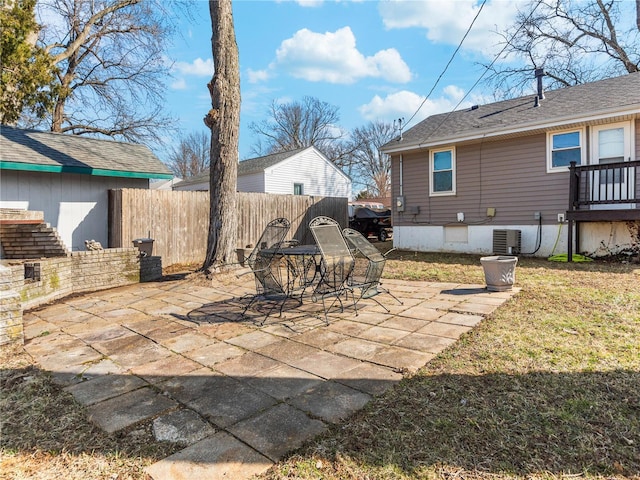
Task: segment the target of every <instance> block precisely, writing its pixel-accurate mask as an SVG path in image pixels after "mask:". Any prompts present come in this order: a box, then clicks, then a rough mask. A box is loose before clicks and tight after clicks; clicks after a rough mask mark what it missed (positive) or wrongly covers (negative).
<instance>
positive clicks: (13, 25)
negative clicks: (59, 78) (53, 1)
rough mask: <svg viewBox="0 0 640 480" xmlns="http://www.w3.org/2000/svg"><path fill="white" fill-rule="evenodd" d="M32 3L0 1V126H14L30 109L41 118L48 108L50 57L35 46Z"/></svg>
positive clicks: (35, 35)
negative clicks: (0, 30)
mask: <svg viewBox="0 0 640 480" xmlns="http://www.w3.org/2000/svg"><path fill="white" fill-rule="evenodd" d="M35 4H36V0H23V1H20V2H0V26H2V37H1V43H0V66H1V67H2V77H1V81H0V84H1V85H2V89H1V90H0V123H3V124H14V123H16V122H17V121H18V119H19V118H20V114H21V113H22V111H23V110H24V109H25V108H27V107H30V108H34V109H35V110H36V111H35V113H36V115H37V116H39V117H42V116H44V115H45V113H46V112H47V110H48V109H49V108H50V107H51V95H50V93H51V91H52V89H53V88H54V86H53V80H54V79H53V74H54V70H55V69H54V68H53V64H52V62H51V57H49V55H47V54H46V53H45V52H44V51H43V50H42V49H41V48H38V47H36V40H37V38H38V35H37V32H38V29H39V26H38V24H37V23H36V21H35V17H34V7H35Z"/></svg>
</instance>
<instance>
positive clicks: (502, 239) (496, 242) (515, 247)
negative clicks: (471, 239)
mask: <svg viewBox="0 0 640 480" xmlns="http://www.w3.org/2000/svg"><path fill="white" fill-rule="evenodd" d="M521 250H522V232H521V231H520V230H506V229H505V230H502V229H496V230H494V231H493V253H494V254H496V255H517V254H518V253H520V251H521Z"/></svg>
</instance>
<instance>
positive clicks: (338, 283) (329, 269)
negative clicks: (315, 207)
mask: <svg viewBox="0 0 640 480" xmlns="http://www.w3.org/2000/svg"><path fill="white" fill-rule="evenodd" d="M309 229H310V230H311V233H312V235H313V238H314V239H315V241H316V244H317V245H318V248H319V249H320V254H321V256H322V262H321V264H320V280H319V282H318V284H317V285H316V287H315V291H314V293H315V294H316V295H320V296H321V297H322V302H323V305H324V300H325V298H326V297H329V296H334V297H336V299H337V300H339V301H340V304H341V305H342V300H340V296H341V295H342V294H343V293H345V291H346V289H348V285H347V279H348V278H349V275H351V271H352V270H353V265H354V259H353V256H352V255H351V251H350V250H349V247H348V246H347V243H346V242H345V240H344V237H343V236H342V231H341V230H340V224H339V223H338V222H336V221H335V220H334V219H332V218H329V217H324V216H320V217H316V218H314V219H313V220H311V222H310V223H309ZM334 303H335V301H334ZM332 305H333V303H332ZM354 305H355V302H354ZM329 308H331V306H330V307H329ZM327 311H328V309H327V308H326V306H325V319H326V318H327Z"/></svg>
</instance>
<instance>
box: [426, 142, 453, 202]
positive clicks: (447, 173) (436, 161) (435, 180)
mask: <svg viewBox="0 0 640 480" xmlns="http://www.w3.org/2000/svg"><path fill="white" fill-rule="evenodd" d="M429 176H430V179H431V181H430V182H429V195H431V196H437V195H455V193H456V150H455V148H453V147H450V148H442V149H439V150H431V152H429Z"/></svg>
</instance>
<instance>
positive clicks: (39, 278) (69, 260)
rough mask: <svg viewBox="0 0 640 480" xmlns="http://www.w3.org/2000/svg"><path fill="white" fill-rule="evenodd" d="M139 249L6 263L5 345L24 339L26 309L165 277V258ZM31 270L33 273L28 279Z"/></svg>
mask: <svg viewBox="0 0 640 480" xmlns="http://www.w3.org/2000/svg"><path fill="white" fill-rule="evenodd" d="M138 254H139V252H138V249H137V248H133V247H130V248H109V249H105V250H93V251H86V252H73V253H70V254H68V255H67V256H65V257H55V258H41V259H36V260H29V261H25V262H18V261H10V262H9V263H8V265H6V266H2V265H0V309H1V310H0V345H2V344H5V343H10V342H20V343H22V342H23V341H24V336H23V329H22V311H23V309H30V308H35V307H37V306H39V305H43V304H45V303H48V302H51V301H54V300H56V299H59V298H62V297H66V296H68V295H71V294H72V293H77V292H87V291H96V290H103V289H106V288H113V287H120V286H123V285H131V284H134V283H138V282H140V281H152V280H158V279H160V278H162V261H161V258H160V257H142V258H141V257H139V256H138ZM26 270H27V271H28V273H29V274H30V275H31V276H32V278H25V271H26Z"/></svg>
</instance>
